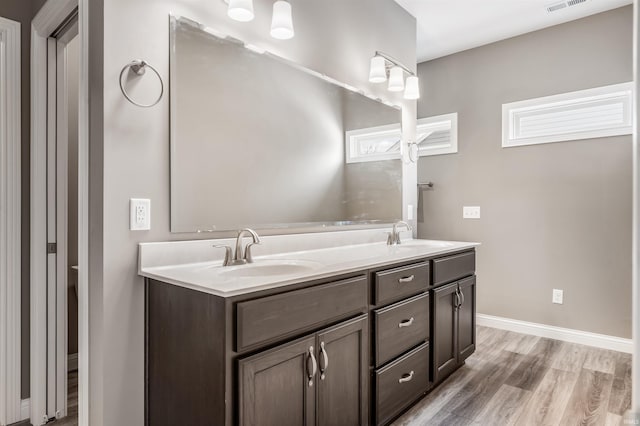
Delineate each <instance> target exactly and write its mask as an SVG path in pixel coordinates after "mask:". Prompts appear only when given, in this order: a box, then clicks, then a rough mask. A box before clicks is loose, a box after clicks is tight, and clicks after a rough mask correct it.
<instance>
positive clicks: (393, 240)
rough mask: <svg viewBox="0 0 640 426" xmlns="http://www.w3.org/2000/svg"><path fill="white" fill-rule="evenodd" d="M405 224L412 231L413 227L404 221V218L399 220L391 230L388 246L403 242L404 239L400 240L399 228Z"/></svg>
mask: <svg viewBox="0 0 640 426" xmlns="http://www.w3.org/2000/svg"><path fill="white" fill-rule="evenodd" d="M401 226H404V227H405V228H407V231H412V230H413V229H412V228H411V225H409V224H408V223H407V222H404V221H402V220H399V221H398V222H396V223H394V224H393V230H392V231H391V232H389V234H388V235H389V236H388V237H387V245H388V246H395V245H398V244H402V241H400V232H399V231H398V228H399V227H401Z"/></svg>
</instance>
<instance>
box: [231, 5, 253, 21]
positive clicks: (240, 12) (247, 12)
mask: <svg viewBox="0 0 640 426" xmlns="http://www.w3.org/2000/svg"><path fill="white" fill-rule="evenodd" d="M227 15H229V18H231V19H233V20H236V21H240V22H249V21H252V20H253V17H254V14H253V0H229V7H228V8H227Z"/></svg>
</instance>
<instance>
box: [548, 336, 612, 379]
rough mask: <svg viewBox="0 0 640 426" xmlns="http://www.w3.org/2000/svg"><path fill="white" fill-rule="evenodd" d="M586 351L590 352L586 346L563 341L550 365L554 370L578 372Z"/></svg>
mask: <svg viewBox="0 0 640 426" xmlns="http://www.w3.org/2000/svg"><path fill="white" fill-rule="evenodd" d="M587 353H590V348H589V347H588V346H584V345H578V344H575V343H565V344H564V345H562V347H561V348H560V350H559V351H558V352H557V353H556V355H555V356H554V357H553V362H552V363H551V367H552V368H555V369H556V370H564V371H571V372H575V373H578V372H580V370H582V366H583V364H584V362H585V358H586V356H587ZM605 373H606V371H605Z"/></svg>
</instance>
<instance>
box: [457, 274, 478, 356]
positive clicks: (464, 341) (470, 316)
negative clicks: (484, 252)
mask: <svg viewBox="0 0 640 426" xmlns="http://www.w3.org/2000/svg"><path fill="white" fill-rule="evenodd" d="M458 289H459V292H460V298H461V299H462V300H461V304H460V307H459V308H458V363H462V362H464V360H465V359H467V358H468V357H469V355H471V354H472V353H473V352H475V350H476V277H475V276H473V277H469V278H466V279H464V280H460V281H458Z"/></svg>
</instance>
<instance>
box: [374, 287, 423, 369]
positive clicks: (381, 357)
mask: <svg viewBox="0 0 640 426" xmlns="http://www.w3.org/2000/svg"><path fill="white" fill-rule="evenodd" d="M374 314H375V316H374V318H375V330H376V337H375V338H376V340H375V346H376V353H375V356H376V366H380V365H382V364H384V363H385V362H387V361H390V360H392V359H393V358H395V357H397V356H398V355H400V354H402V353H403V352H406V351H407V350H409V349H411V348H412V347H414V346H416V345H418V344H420V343H422V342H424V341H426V340H429V294H428V293H425V294H421V295H419V296H416V297H413V298H411V299H407V300H403V301H402V302H398V303H395V304H393V305H391V306H387V307H386V308H382V309H377V310H375V311H374Z"/></svg>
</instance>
